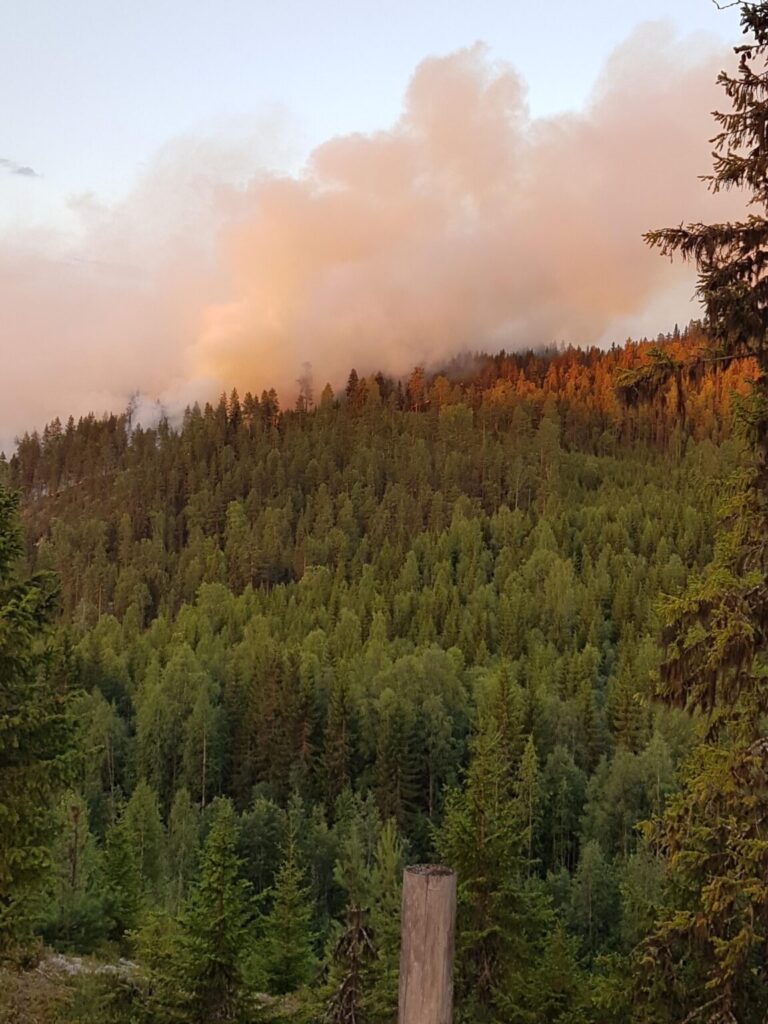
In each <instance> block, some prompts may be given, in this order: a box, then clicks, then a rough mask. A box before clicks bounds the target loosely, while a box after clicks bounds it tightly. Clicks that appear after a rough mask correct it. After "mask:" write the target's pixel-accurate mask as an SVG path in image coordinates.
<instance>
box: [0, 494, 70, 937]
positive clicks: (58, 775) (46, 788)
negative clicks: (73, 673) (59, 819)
mask: <svg viewBox="0 0 768 1024" xmlns="http://www.w3.org/2000/svg"><path fill="white" fill-rule="evenodd" d="M18 504H19V502H18V497H17V496H16V495H15V494H12V493H11V492H9V491H7V490H5V489H4V488H2V487H0V948H2V947H3V946H4V945H8V944H9V943H11V942H13V941H14V940H16V939H18V938H19V937H20V936H22V935H23V934H24V932H25V929H26V928H27V926H28V924H29V920H30V914H31V912H32V906H33V903H34V899H35V896H36V895H37V894H38V893H39V891H40V886H41V884H42V882H43V881H44V880H45V877H46V874H47V872H48V870H49V867H50V843H51V839H52V835H53V831H54V828H55V823H56V815H55V813H54V811H53V808H54V806H55V800H56V798H57V796H58V794H59V792H60V791H61V787H62V785H63V783H64V781H65V779H66V776H67V773H68V762H67V754H68V752H69V750H70V746H71V742H72V732H71V728H70V722H69V716H68V710H67V695H66V686H65V684H64V682H63V681H62V680H61V678H60V671H59V668H60V664H61V662H60V660H59V662H58V663H57V657H56V653H55V651H54V648H53V647H52V645H51V643H50V637H49V633H48V627H49V624H50V621H51V617H52V614H53V610H54V606H55V600H56V586H55V583H54V581H53V579H52V577H51V576H50V575H49V574H38V575H36V576H33V577H31V578H30V579H22V578H21V577H20V575H19V571H18V564H19V561H20V556H21V553H22V548H21V542H20V537H19V527H18V522H17V514H18Z"/></svg>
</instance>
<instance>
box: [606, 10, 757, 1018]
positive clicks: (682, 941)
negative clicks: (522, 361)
mask: <svg viewBox="0 0 768 1024" xmlns="http://www.w3.org/2000/svg"><path fill="white" fill-rule="evenodd" d="M740 11H741V24H742V28H743V30H744V32H745V34H746V35H747V36H748V40H747V42H745V44H744V45H742V46H739V47H737V49H736V52H737V54H738V55H739V67H738V72H737V73H736V74H735V75H731V74H728V73H726V72H722V73H721V74H720V76H719V82H720V84H721V85H722V86H723V88H724V90H725V93H726V96H727V97H728V99H729V100H730V102H731V107H732V109H731V111H730V112H726V113H717V114H715V118H716V120H717V122H718V125H719V129H720V130H719V133H718V134H717V136H716V137H715V139H714V140H713V141H714V146H715V153H714V173H713V174H712V175H711V176H710V177H709V179H708V181H709V185H710V188H711V190H712V191H713V192H715V193H717V192H719V191H721V190H726V189H730V188H734V187H736V188H743V189H744V190H745V192H746V193H747V196H748V199H749V203H750V205H751V206H752V208H753V210H754V211H755V212H753V213H751V214H750V216H749V217H747V218H746V219H745V220H743V221H741V222H737V223H725V224H710V225H705V224H689V225H687V226H685V227H683V226H681V227H677V228H672V229H667V230H662V231H652V232H650V233H649V234H648V236H647V239H648V241H649V242H650V243H651V244H652V245H655V246H658V247H659V248H660V249H661V251H662V253H664V254H666V255H672V254H674V253H680V254H681V255H682V256H683V257H684V258H686V259H692V260H693V261H695V263H696V265H697V268H698V272H699V278H698V294H699V296H700V298H701V300H702V302H703V304H704V307H705V310H706V326H707V332H708V336H709V351H706V352H705V353H704V354H703V356H702V360H700V361H699V362H698V364H697V365H694V366H688V365H686V364H684V363H682V362H680V361H675V360H674V359H673V358H672V357H671V356H670V355H669V354H668V353H666V352H662V351H656V352H655V353H653V358H652V360H651V362H650V363H649V364H647V365H645V366H641V367H639V368H638V369H635V370H631V371H627V372H626V373H625V374H624V375H623V377H622V379H621V380H620V382H619V385H620V390H621V391H622V392H623V394H624V396H625V398H626V399H627V400H628V401H629V402H630V403H631V402H637V401H639V400H641V399H643V398H645V397H649V396H650V397H652V396H653V395H654V394H656V393H658V392H659V391H660V390H662V389H663V388H664V387H665V386H666V384H667V382H668V381H674V384H675V388H676V393H677V408H678V415H679V417H680V418H681V419H682V418H683V417H684V416H685V411H686V409H685V399H684V388H685V386H686V383H687V382H688V381H690V379H691V378H692V376H693V375H694V374H695V373H696V372H697V371H698V369H699V368H700V366H701V364H702V361H704V362H706V360H717V361H718V362H719V364H720V365H721V366H727V365H729V364H731V363H733V361H734V360H736V359H740V358H749V359H752V360H754V364H755V366H756V369H757V375H756V378H755V380H754V381H753V383H752V384H751V387H750V390H749V392H748V394H747V396H746V397H745V398H744V399H743V400H742V401H741V403H740V407H739V409H738V420H737V422H738V425H739V426H740V429H741V433H742V436H743V438H744V441H745V445H746V449H747V454H748V460H747V464H746V466H745V468H744V469H743V470H741V471H740V473H739V479H738V482H737V486H736V487H735V493H734V495H733V497H732V498H731V500H730V502H726V504H725V508H724V514H723V523H722V526H721V529H720V532H719V536H718V538H717V543H716V549H715V557H714V560H713V562H712V564H711V565H710V566H709V567H708V568H707V569H706V571H704V572H703V573H700V574H695V575H694V576H693V578H692V580H691V581H690V582H689V585H688V587H687V589H686V590H685V591H684V592H683V594H682V595H681V596H679V597H674V598H670V599H669V600H668V601H667V602H666V608H665V613H666V626H665V629H664V633H663V641H664V643H665V646H666V658H665V661H664V663H663V664H662V668H661V685H660V692H659V696H660V697H661V699H662V700H664V701H665V702H666V703H668V704H670V705H672V706H677V707H684V708H686V709H688V710H689V711H691V712H693V713H702V714H703V715H704V716H706V718H707V723H708V733H707V737H706V742H705V743H704V744H702V745H701V746H700V747H699V749H698V750H697V751H696V753H695V754H694V756H693V757H692V759H691V760H690V761H689V764H688V766H687V770H686V773H685V777H684V787H683V790H682V792H681V793H680V794H679V796H677V797H676V798H675V799H673V800H671V801H670V803H669V805H668V808H667V810H666V812H665V813H664V815H663V816H662V817H661V818H660V819H657V821H656V823H655V825H654V826H652V827H649V835H650V837H651V839H652V842H653V844H654V846H655V848H656V849H657V850H658V851H659V852H660V853H661V854H663V855H664V856H665V857H666V860H667V864H668V868H669V873H668V880H667V886H666V898H665V899H664V901H663V904H662V906H663V910H662V912H661V913H660V915H659V917H658V919H657V922H656V926H655V928H654V929H653V931H652V932H651V934H650V935H649V936H648V937H647V939H646V941H645V943H644V944H643V945H642V947H641V951H640V954H639V957H638V963H639V972H638V973H639V977H640V979H641V987H642V988H643V996H644V998H645V999H646V1000H648V1001H649V1002H650V1003H651V1004H652V1005H654V1006H656V1007H660V1008H663V1012H664V1014H666V1016H665V1019H671V1020H675V1021H677V1020H692V1019H693V1018H694V1017H695V1018H696V1019H697V1020H698V1019H700V1020H702V1021H711V1022H715V1021H718V1022H721V1021H736V1020H738V1021H739V1022H744V1024H746V1022H751V1021H761V1020H762V1019H763V1017H764V1014H765V1012H766V1009H768V969H767V967H766V959H765V949H764V946H765V935H766V933H767V932H768V888H767V887H766V883H765V880H766V878H768V786H766V780H768V743H767V742H766V740H765V736H764V716H765V714H766V711H768V672H766V667H767V665H766V651H767V650H768V628H767V627H766V623H768V278H767V277H766V273H765V267H766V256H765V253H766V248H767V247H768V218H767V217H766V211H768V175H767V174H766V167H767V166H768V134H766V131H765V111H766V106H767V105H768V3H766V2H765V0H762V2H759V3H742V4H740Z"/></svg>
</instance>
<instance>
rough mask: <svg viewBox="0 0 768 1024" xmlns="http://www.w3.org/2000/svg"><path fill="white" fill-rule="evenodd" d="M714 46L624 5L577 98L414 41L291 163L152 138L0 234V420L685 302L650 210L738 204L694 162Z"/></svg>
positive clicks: (696, 212) (565, 336) (514, 337)
mask: <svg viewBox="0 0 768 1024" xmlns="http://www.w3.org/2000/svg"><path fill="white" fill-rule="evenodd" d="M730 60H731V58H730V56H729V54H728V53H724V52H723V51H722V49H719V48H717V49H716V48H714V47H713V46H712V44H710V43H707V42H706V41H702V40H696V39H690V38H689V39H685V40H681V39H679V38H675V37H674V34H673V33H672V31H671V29H670V27H669V26H668V25H661V24H649V25H644V26H641V27H640V28H639V29H638V30H637V31H636V32H635V33H634V34H633V35H632V36H631V38H630V39H629V40H628V41H627V42H626V43H625V44H624V45H622V46H621V47H620V48H619V49H618V50H617V51H616V52H615V53H614V54H613V55H612V56H611V58H610V59H609V61H608V62H607V65H606V67H605V68H604V69H603V72H602V74H601V76H600V77H599V79H598V81H597V84H596V86H595V89H594V91H593V94H592V97H591V99H590V101H589V103H588V105H587V106H586V108H585V109H583V110H580V111H577V112H569V113H565V114H562V115H561V116H557V117H551V118H545V119H541V118H539V119H535V118H531V116H530V115H529V112H528V107H527V101H526V89H525V85H524V83H523V82H522V81H521V79H520V77H519V76H518V75H517V74H516V72H515V71H514V70H513V68H512V67H510V66H509V65H507V64H503V63H499V62H494V61H492V60H491V59H490V57H489V54H488V51H487V49H486V48H485V47H484V46H483V45H482V44H476V45H474V46H472V47H469V48H467V49H465V50H461V51H459V52H456V53H453V54H450V55H448V56H444V57H431V58H428V59H426V60H424V61H423V62H422V63H421V64H420V65H419V66H418V68H417V69H416V71H415V73H414V75H413V77H412V80H411V82H410V84H409V86H408V89H407V92H406V95H405V98H404V102H403V109H402V114H401V116H400V118H399V119H398V121H397V122H396V123H395V124H394V125H393V126H391V127H390V128H389V129H387V130H383V131H379V132H375V133H368V134H354V135H348V136H345V137H340V138H334V139H331V140H329V141H328V142H326V143H324V144H323V145H321V146H319V147H318V148H317V149H315V150H314V151H313V152H312V153H311V154H310V156H309V158H308V160H307V162H306V165H305V167H304V168H303V170H302V171H301V172H300V173H298V174H287V173H283V174H281V173H275V172H274V171H272V172H267V171H264V170H261V171H260V170H258V168H254V166H253V162H252V161H250V162H249V159H248V158H247V157H245V156H243V153H240V152H236V151H231V150H222V149H221V148H220V147H217V146H216V145H215V144H213V143H206V142H204V141H194V140H183V141H180V142H175V143H171V144H169V145H168V146H167V147H166V149H165V150H164V151H163V152H162V153H160V154H159V155H158V157H157V158H156V160H155V162H154V164H153V165H152V166H150V167H149V168H148V169H147V170H146V171H145V173H144V175H143V178H142V180H141V181H140V182H139V183H138V185H137V187H136V189H135V191H134V192H133V194H132V195H130V196H129V197H127V198H126V199H125V201H124V202H122V203H121V204H118V205H117V206H115V207H112V208H102V207H100V206H99V205H98V204H97V203H96V202H95V201H94V200H93V199H89V198H85V199H80V200H77V201H76V202H74V203H73V208H74V210H75V212H76V214H77V217H78V219H79V223H80V224H81V230H80V233H79V236H78V238H77V240H76V241H73V240H72V239H71V238H70V237H66V238H65V237H56V236H54V235H53V234H52V233H31V232H25V233H23V234H16V235H15V236H13V237H11V236H7V237H6V238H5V239H3V240H2V241H0V308H2V309H3V314H4V315H3V330H2V334H1V335H0V338H1V339H2V340H0V348H2V365H3V373H2V378H0V403H1V404H0V437H9V436H10V435H11V434H12V432H14V431H19V430H21V429H25V428H30V427H32V426H33V425H40V424H41V423H42V422H44V421H45V420H46V419H48V418H50V417H52V416H53V415H62V416H63V415H67V414H69V413H70V412H71V413H74V414H76V415H77V414H80V413H84V412H87V411H89V410H93V411H94V412H96V413H101V412H102V411H104V410H107V409H113V410H120V409H122V408H124V407H125V405H126V402H127V399H128V396H129V394H131V393H133V392H135V391H137V390H139V391H141V392H143V393H146V394H149V395H150V397H151V398H152V399H155V398H159V399H160V400H161V401H162V402H163V403H164V404H165V405H166V406H168V407H169V408H171V409H172V410H173V409H174V408H181V407H183V405H184V404H186V403H187V402H189V401H192V400H194V399H196V398H201V399H205V398H208V397H210V396H211V395H213V394H215V393H216V392H217V391H218V390H221V389H222V388H226V389H229V388H231V387H232V386H237V387H238V388H239V389H240V391H241V393H242V392H243V391H245V390H247V389H251V390H254V391H260V390H261V389H262V388H264V387H270V386H273V385H274V386H276V387H277V388H278V390H279V391H281V393H282V394H283V396H284V397H285V398H290V392H291V391H292V390H293V389H295V380H296V378H297V377H298V376H299V374H300V372H301V366H302V364H303V363H304V362H306V361H309V362H311V363H312V366H313V368H314V376H315V380H316V382H317V383H318V384H322V383H323V382H324V381H325V380H330V381H331V382H333V383H338V382H340V381H341V380H342V379H343V378H344V376H345V374H346V372H347V371H348V370H349V368H350V367H351V366H353V365H354V366H356V368H357V369H358V371H359V372H361V373H366V372H371V371H374V370H378V369H381V370H384V371H386V372H390V373H395V374H399V373H404V372H407V370H408V369H409V368H410V367H411V366H413V365H414V364H415V363H417V362H423V363H427V364H430V363H435V362H438V361H440V360H442V359H444V358H447V357H450V356H451V355H454V354H456V353H457V352H459V351H462V350H464V349H498V348H500V347H505V348H507V349H511V348H518V347H522V346H526V347H527V346H529V345H531V346H537V345H541V344H546V343H550V342H553V341H564V342H566V343H574V344H588V343H593V342H601V343H605V342H607V341H613V340H615V341H622V340H623V338H624V336H625V335H626V334H627V333H628V332H630V331H632V332H633V333H636V334H639V333H644V332H649V333H655V332H656V331H659V330H669V329H671V326H672V325H673V323H674V322H675V321H676V320H679V321H685V320H687V319H688V318H689V317H690V316H691V315H692V314H694V313H695V307H694V306H692V305H691V303H690V297H691V294H692V292H693V275H692V272H691V270H690V269H689V268H688V269H687V268H684V267H679V266H677V265H675V266H672V267H671V266H670V264H669V263H667V262H666V261H664V260H662V259H660V258H659V257H658V255H656V254H655V253H653V252H650V251H648V250H647V248H646V247H645V245H644V244H643V242H642V238H641V235H642V233H643V232H644V231H646V230H647V229H649V228H651V227H657V226H665V225H668V224H674V223H679V222H680V221H681V220H689V219H699V218H701V219H712V218H713V217H716V218H720V219H723V218H725V217H727V216H732V215H733V214H734V213H737V212H738V210H739V208H740V200H739V198H738V197H736V196H725V197H722V196H721V197H711V196H709V194H708V193H707V191H706V189H705V187H704V186H703V185H702V184H701V183H700V182H699V181H698V180H697V176H698V175H699V174H701V173H706V172H707V171H708V170H709V165H710V155H709V151H710V148H711V147H710V145H709V144H708V142H707V140H708V138H709V137H710V136H711V135H712V134H713V122H712V120H711V116H710V113H709V112H710V111H711V110H712V109H714V108H716V107H719V106H722V105H723V103H724V98H723V97H722V95H721V91H720V90H719V89H718V87H717V86H716V85H715V77H716V74H717V71H718V70H719V69H720V68H721V67H722V66H724V65H726V64H728V63H730Z"/></svg>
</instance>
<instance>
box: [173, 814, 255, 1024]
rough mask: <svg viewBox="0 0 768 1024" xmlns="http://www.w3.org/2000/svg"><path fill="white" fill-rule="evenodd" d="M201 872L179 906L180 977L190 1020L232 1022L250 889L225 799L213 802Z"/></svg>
mask: <svg viewBox="0 0 768 1024" xmlns="http://www.w3.org/2000/svg"><path fill="white" fill-rule="evenodd" d="M211 810H212V812H213V821H212V824H211V828H210V831H209V832H208V835H207V837H206V840H205V844H204V846H203V851H202V855H201V861H200V871H199V874H198V877H197V879H196V881H195V884H194V886H193V888H192V892H191V894H190V897H189V900H188V901H187V904H186V906H185V908H184V910H183V911H182V914H181V919H180V924H181V929H180V935H179V958H178V979H179V985H180V988H181V992H182V1002H183V1003H184V1004H185V1006H186V1008H187V1011H188V1013H189V1015H190V1017H191V1019H192V1020H194V1021H199V1022H200V1024H207V1022H209V1021H235V1020H238V1019H239V1018H240V1017H241V1015H242V1012H243V1006H244V1004H245V1002H246V996H247V993H246V985H245V981H244V975H243V964H244V962H245V959H246V955H247V952H248V924H249V916H250V901H251V892H250V886H249V884H248V882H246V881H245V879H244V878H243V877H242V862H241V860H240V858H239V857H238V855H237V838H238V829H237V818H236V816H235V812H234V809H233V807H232V804H231V803H230V802H229V801H228V800H223V799H217V800H216V801H215V802H214V804H213V805H212V807H211Z"/></svg>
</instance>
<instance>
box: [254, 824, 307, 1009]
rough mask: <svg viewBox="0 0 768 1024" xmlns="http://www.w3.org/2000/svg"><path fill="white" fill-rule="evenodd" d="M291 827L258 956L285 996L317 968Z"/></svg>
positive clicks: (270, 981)
mask: <svg viewBox="0 0 768 1024" xmlns="http://www.w3.org/2000/svg"><path fill="white" fill-rule="evenodd" d="M296 839H297V837H296V832H295V829H294V828H293V827H291V828H289V833H288V838H287V842H286V846H285V850H284V854H283V862H282V864H281V865H280V869H279V870H278V872H277V876H276V877H275V884H274V887H273V893H272V906H271V908H270V910H269V913H268V914H267V915H266V918H265V920H264V928H263V934H262V937H261V940H260V943H259V951H258V957H259V960H260V961H261V965H262V970H263V972H264V975H265V977H266V979H267V983H268V986H269V990H270V992H273V993H274V994H276V995H284V994H285V993H287V992H293V991H295V990H296V989H299V988H301V987H302V986H304V985H306V984H307V983H308V982H309V981H310V979H311V978H312V974H313V972H314V970H315V965H316V958H315V952H314V938H315V937H314V934H313V931H312V909H313V908H312V903H311V900H310V893H309V889H308V888H307V887H306V885H305V882H304V872H303V871H302V869H301V865H300V864H299V859H298V850H297V847H296Z"/></svg>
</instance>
